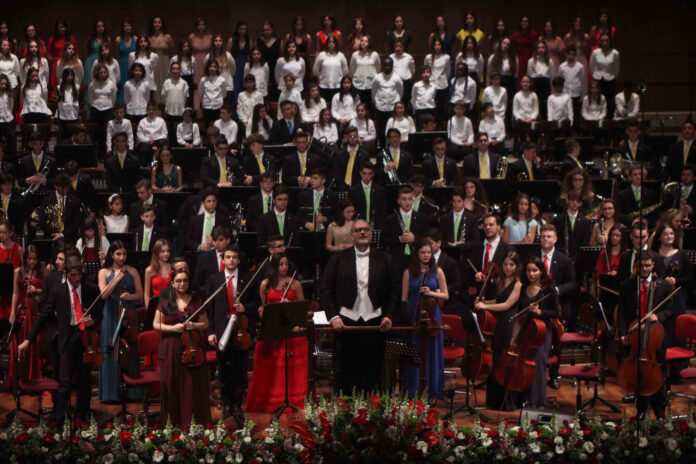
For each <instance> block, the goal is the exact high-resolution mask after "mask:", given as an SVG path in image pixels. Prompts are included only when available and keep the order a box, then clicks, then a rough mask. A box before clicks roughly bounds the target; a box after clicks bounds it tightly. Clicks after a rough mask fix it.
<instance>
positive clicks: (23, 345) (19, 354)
mask: <svg viewBox="0 0 696 464" xmlns="http://www.w3.org/2000/svg"><path fill="white" fill-rule="evenodd" d="M27 348H29V340H26V339H25V340H24V341H23V342H22V343H20V344H19V346H17V357H18V358H21V357H22V353H24V352H25V351H26V349H27Z"/></svg>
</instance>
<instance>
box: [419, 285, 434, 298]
mask: <svg viewBox="0 0 696 464" xmlns="http://www.w3.org/2000/svg"><path fill="white" fill-rule="evenodd" d="M420 292H421V293H422V294H423V295H425V296H430V295H431V294H432V293H433V292H432V291H431V290H430V287H421V288H420Z"/></svg>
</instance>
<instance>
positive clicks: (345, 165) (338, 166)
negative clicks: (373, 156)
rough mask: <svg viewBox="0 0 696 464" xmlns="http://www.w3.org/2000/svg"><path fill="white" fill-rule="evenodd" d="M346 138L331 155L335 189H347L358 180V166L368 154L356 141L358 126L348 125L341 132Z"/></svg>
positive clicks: (367, 159)
mask: <svg viewBox="0 0 696 464" xmlns="http://www.w3.org/2000/svg"><path fill="white" fill-rule="evenodd" d="M343 134H344V137H345V139H346V145H345V146H344V148H343V149H342V150H341V151H339V152H338V153H336V154H335V155H334V156H333V160H332V161H333V165H332V166H331V172H332V173H333V175H334V176H335V179H334V180H335V182H336V189H337V190H339V191H347V190H350V188H351V187H352V186H354V185H357V184H358V183H359V182H360V168H361V166H362V165H363V163H364V162H365V161H369V159H370V156H369V154H368V153H367V152H365V151H363V149H362V148H361V147H360V145H359V144H358V142H359V141H360V140H359V138H358V128H357V127H354V126H348V128H347V129H346V130H345V132H344V133H343Z"/></svg>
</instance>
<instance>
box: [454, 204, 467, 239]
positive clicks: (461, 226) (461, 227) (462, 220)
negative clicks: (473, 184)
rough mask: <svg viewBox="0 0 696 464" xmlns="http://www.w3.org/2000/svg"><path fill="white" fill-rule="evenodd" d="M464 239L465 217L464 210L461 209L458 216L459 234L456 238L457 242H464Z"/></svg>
mask: <svg viewBox="0 0 696 464" xmlns="http://www.w3.org/2000/svg"><path fill="white" fill-rule="evenodd" d="M465 240H466V218H465V217H464V210H462V213H461V216H460V217H459V236H458V237H457V238H456V241H457V242H464V241H465Z"/></svg>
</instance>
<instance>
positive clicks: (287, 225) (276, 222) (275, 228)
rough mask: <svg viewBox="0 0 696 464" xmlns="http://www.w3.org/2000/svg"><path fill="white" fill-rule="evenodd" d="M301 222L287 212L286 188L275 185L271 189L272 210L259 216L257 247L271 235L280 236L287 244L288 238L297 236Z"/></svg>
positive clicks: (297, 217) (264, 242)
mask: <svg viewBox="0 0 696 464" xmlns="http://www.w3.org/2000/svg"><path fill="white" fill-rule="evenodd" d="M300 227H302V220H301V219H300V218H299V216H295V215H294V214H292V213H291V212H289V211H288V188H287V187H286V186H285V185H277V186H276V187H275V188H274V189H273V209H272V210H271V211H269V212H268V213H266V214H264V215H263V216H261V220H260V222H259V230H258V231H257V234H256V239H257V243H258V246H262V245H265V244H266V240H267V239H268V237H270V236H271V235H280V236H281V237H283V238H284V239H285V241H286V242H287V241H288V240H289V239H290V236H293V235H297V234H298V233H299V232H300Z"/></svg>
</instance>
